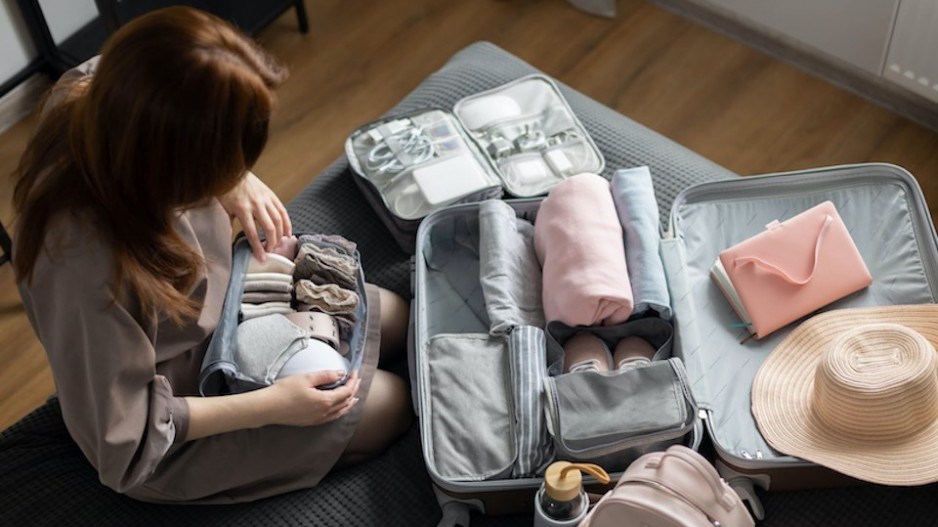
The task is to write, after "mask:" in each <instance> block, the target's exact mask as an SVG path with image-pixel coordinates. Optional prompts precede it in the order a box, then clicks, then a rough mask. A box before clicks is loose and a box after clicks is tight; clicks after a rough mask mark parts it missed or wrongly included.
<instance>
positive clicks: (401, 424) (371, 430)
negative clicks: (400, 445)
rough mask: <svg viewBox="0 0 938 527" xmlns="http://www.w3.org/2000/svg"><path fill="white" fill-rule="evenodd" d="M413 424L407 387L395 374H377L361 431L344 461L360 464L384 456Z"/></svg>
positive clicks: (377, 372)
mask: <svg viewBox="0 0 938 527" xmlns="http://www.w3.org/2000/svg"><path fill="white" fill-rule="evenodd" d="M412 420H413V417H412V412H411V405H410V391H409V389H408V387H407V383H406V382H404V380H403V379H401V378H400V377H398V376H397V375H394V374H392V373H388V372H386V371H382V370H377V371H375V376H374V378H373V379H372V381H371V388H369V390H368V396H367V397H366V398H365V408H364V409H363V411H362V414H361V417H360V421H359V424H358V428H357V429H356V430H355V434H354V435H353V436H352V439H351V441H350V442H349V445H348V447H347V448H346V451H345V454H344V455H343V458H346V459H347V460H348V461H350V462H357V461H361V460H363V459H366V458H368V457H371V456H374V455H377V454H380V453H381V452H383V451H384V450H386V449H387V448H388V447H389V446H390V445H391V443H392V442H394V440H396V439H397V438H398V437H399V436H400V435H401V434H403V433H404V432H406V431H407V429H408V428H410V424H411V422H412Z"/></svg>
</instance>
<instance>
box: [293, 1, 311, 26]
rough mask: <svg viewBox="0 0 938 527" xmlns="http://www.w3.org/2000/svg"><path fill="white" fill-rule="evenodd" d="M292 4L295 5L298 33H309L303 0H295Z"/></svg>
mask: <svg viewBox="0 0 938 527" xmlns="http://www.w3.org/2000/svg"><path fill="white" fill-rule="evenodd" d="M293 6H294V7H296V21H297V22H298V23H299V24H300V33H303V34H306V33H309V20H308V19H307V18H306V6H305V5H303V0H296V1H295V2H293Z"/></svg>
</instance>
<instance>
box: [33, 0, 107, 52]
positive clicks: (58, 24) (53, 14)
mask: <svg viewBox="0 0 938 527" xmlns="http://www.w3.org/2000/svg"><path fill="white" fill-rule="evenodd" d="M39 5H40V6H42V12H43V13H44V14H45V15H46V22H47V23H48V24H49V32H50V33H52V38H53V39H54V40H55V42H56V43H59V42H62V41H63V40H65V39H67V38H68V37H69V36H71V35H72V34H73V33H75V32H76V31H78V30H79V29H81V28H82V27H83V26H84V25H85V24H87V23H88V22H91V20H92V19H94V17H95V16H96V15H97V14H98V10H97V8H95V6H94V0H39Z"/></svg>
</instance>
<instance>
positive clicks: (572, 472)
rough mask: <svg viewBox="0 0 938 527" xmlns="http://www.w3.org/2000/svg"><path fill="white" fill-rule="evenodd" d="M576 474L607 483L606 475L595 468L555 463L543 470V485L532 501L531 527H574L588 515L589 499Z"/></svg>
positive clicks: (580, 464) (560, 462) (584, 464)
mask: <svg viewBox="0 0 938 527" xmlns="http://www.w3.org/2000/svg"><path fill="white" fill-rule="evenodd" d="M580 472H586V473H588V474H591V475H593V476H594V477H595V478H596V479H597V480H599V482H600V483H602V484H606V483H609V474H606V471H605V470H603V469H602V467H600V466H598V465H593V464H590V463H570V462H567V461H557V462H555V463H551V465H550V466H549V467H547V472H546V473H545V474H544V483H542V484H541V488H540V490H538V491H537V495H536V496H535V497H534V527H574V526H576V525H578V524H579V523H580V522H581V521H583V518H586V513H587V512H589V498H588V497H587V496H586V491H585V490H584V489H583V476H582V475H581V474H580Z"/></svg>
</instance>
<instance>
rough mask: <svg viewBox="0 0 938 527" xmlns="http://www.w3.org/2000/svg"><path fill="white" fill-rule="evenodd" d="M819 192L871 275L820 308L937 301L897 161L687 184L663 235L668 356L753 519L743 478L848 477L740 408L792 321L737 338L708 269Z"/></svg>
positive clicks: (908, 185)
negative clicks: (779, 442) (780, 442)
mask: <svg viewBox="0 0 938 527" xmlns="http://www.w3.org/2000/svg"><path fill="white" fill-rule="evenodd" d="M827 200H830V201H832V202H833V203H834V205H835V206H836V207H837V211H838V213H839V214H840V216H841V218H842V219H843V221H844V224H845V225H846V227H847V229H848V231H849V232H850V235H851V237H852V238H853V240H854V242H855V243H856V246H857V248H858V249H859V251H860V254H861V255H862V257H863V260H864V262H865V263H866V265H867V267H868V268H869V270H870V273H871V274H872V276H873V283H872V285H871V286H869V287H868V288H867V289H864V290H862V291H859V292H856V293H854V294H852V295H849V296H847V297H846V298H843V299H841V300H839V301H837V302H834V303H833V304H830V305H828V306H826V307H824V308H823V309H821V310H820V311H828V310H832V309H840V308H853V307H871V306H886V305H898V304H924V303H935V302H936V300H938V246H936V241H935V230H934V226H933V225H932V220H931V216H930V215H929V212H928V207H927V206H926V204H925V199H924V196H923V195H922V191H921V189H920V188H919V186H918V184H917V183H916V181H915V179H914V178H913V177H912V175H911V174H909V173H908V172H907V171H906V170H904V169H902V168H900V167H897V166H895V165H888V164H879V163H867V164H858V165H845V166H836V167H828V168H817V169H811V170H804V171H798V172H788V173H781V174H771V175H765V176H754V177H747V178H742V179H733V180H725V181H717V182H712V183H702V184H699V185H694V186H692V187H689V188H687V189H685V190H684V191H683V192H681V193H680V194H679V195H678V196H677V198H675V201H674V203H673V206H672V209H671V214H670V218H669V227H668V228H667V232H665V234H664V236H663V240H662V248H661V254H662V258H663V261H664V265H665V272H666V274H667V277H668V287H669V290H670V294H671V299H672V303H673V306H672V307H673V309H674V322H675V341H674V355H675V356H678V357H681V358H683V359H684V363H685V365H686V368H687V373H688V376H689V380H690V385H691V389H692V390H693V392H694V395H695V397H696V398H697V402H698V404H699V405H700V408H701V414H702V416H703V418H704V419H703V420H704V423H705V424H706V429H707V432H708V435H709V436H710V438H711V439H712V443H713V446H714V450H715V451H716V454H717V466H718V468H719V469H720V470H721V472H722V473H723V475H724V478H726V479H727V481H730V482H731V484H733V485H734V487H735V488H736V490H737V491H738V492H739V493H740V494H741V495H742V496H743V497H744V498H749V499H750V505H751V508H752V510H753V512H754V514H755V515H756V516H757V518H761V517H762V514H763V513H762V509H761V505H760V504H759V502H758V500H757V499H756V498H755V493H754V490H753V485H756V486H759V487H762V488H763V489H767V490H788V489H805V488H814V487H820V486H834V485H841V484H847V483H852V482H854V480H852V479H850V478H847V477H846V476H843V475H840V474H837V473H834V472H833V471H830V470H828V469H824V468H822V467H819V466H817V465H814V464H812V463H809V462H806V461H803V460H800V459H797V458H794V457H791V456H787V455H785V454H782V453H780V452H777V451H775V450H773V449H772V448H771V447H770V446H769V445H768V444H767V443H766V442H765V440H764V439H763V438H762V435H761V434H760V433H759V429H758V427H757V425H756V422H755V420H754V418H753V416H752V413H751V410H750V392H751V389H752V381H753V378H754V377H755V374H756V372H757V371H758V369H759V367H760V366H761V364H762V362H763V360H764V359H765V358H766V356H768V354H769V353H771V352H772V350H773V349H775V347H776V346H777V345H778V343H779V342H780V341H781V340H782V339H784V338H785V337H786V336H787V335H788V334H789V333H790V332H791V331H792V330H793V329H794V328H796V327H797V326H798V322H795V323H792V324H789V325H788V326H786V327H784V328H782V329H780V330H778V331H776V332H774V333H772V334H771V335H769V336H768V337H766V338H764V339H762V340H756V339H754V338H752V339H748V340H746V337H747V336H748V334H749V333H748V331H747V330H746V329H744V328H740V327H739V326H738V324H737V323H738V322H739V319H738V318H737V316H736V314H735V312H734V311H733V308H732V307H731V306H730V304H729V302H727V301H726V299H725V298H724V297H723V295H722V294H721V293H720V291H719V289H718V288H717V286H716V285H714V284H713V282H712V281H711V279H710V276H709V271H710V266H711V265H712V264H713V262H714V261H716V258H717V256H718V254H719V253H720V252H721V251H722V250H724V249H726V248H728V247H730V246H732V245H734V244H736V243H738V242H740V241H742V240H745V239H747V238H749V237H751V236H753V235H755V234H757V233H759V232H761V231H762V230H763V229H764V228H765V227H764V226H765V225H767V224H768V223H770V222H771V221H773V220H776V219H778V220H780V221H782V220H785V219H787V218H790V217H792V216H794V215H795V214H797V213H799V212H801V211H804V210H807V209H808V208H810V207H813V206H814V205H817V204H818V203H821V202H823V201H827ZM805 318H807V317H805ZM799 322H800V321H799Z"/></svg>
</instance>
